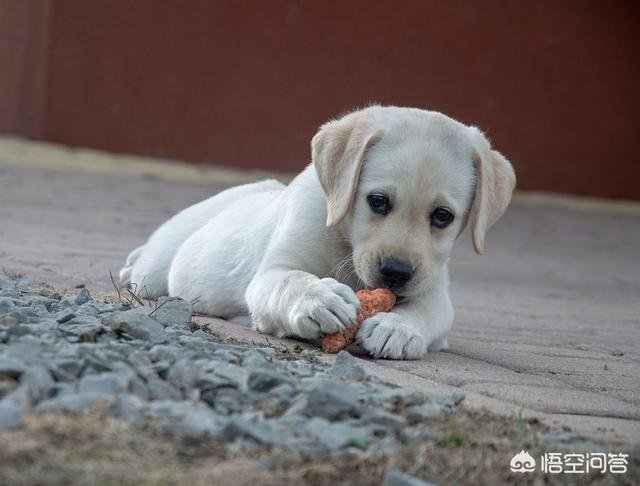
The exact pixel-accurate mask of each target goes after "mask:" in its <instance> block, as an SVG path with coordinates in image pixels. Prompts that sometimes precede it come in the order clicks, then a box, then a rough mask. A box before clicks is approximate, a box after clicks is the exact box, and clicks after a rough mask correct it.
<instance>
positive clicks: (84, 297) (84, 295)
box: [75, 288, 92, 305]
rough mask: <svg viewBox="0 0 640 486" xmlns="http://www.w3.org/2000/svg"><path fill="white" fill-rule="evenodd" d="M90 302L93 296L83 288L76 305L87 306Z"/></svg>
mask: <svg viewBox="0 0 640 486" xmlns="http://www.w3.org/2000/svg"><path fill="white" fill-rule="evenodd" d="M90 300H92V298H91V294H90V293H89V291H88V290H87V289H85V288H83V289H82V290H81V291H80V293H79V294H78V296H77V297H76V300H75V304H76V305H82V304H86V303H87V302H89V301H90Z"/></svg>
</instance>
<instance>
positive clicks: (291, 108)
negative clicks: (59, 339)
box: [0, 0, 640, 200]
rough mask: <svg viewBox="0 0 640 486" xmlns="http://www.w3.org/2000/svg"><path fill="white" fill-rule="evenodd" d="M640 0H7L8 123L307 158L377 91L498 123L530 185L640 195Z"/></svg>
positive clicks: (283, 162) (147, 143)
mask: <svg viewBox="0 0 640 486" xmlns="http://www.w3.org/2000/svg"><path fill="white" fill-rule="evenodd" d="M638 20H639V17H638V3H637V2H634V1H624V0H618V1H611V2H604V1H601V0H573V1H571V0H566V1H542V0H539V1H536V2H524V1H508V0H485V1H482V2H478V1H467V0H456V1H450V2H445V1H430V0H415V1H412V0H401V1H373V2H372V1H370V0H350V1H337V0H327V1H300V0H270V1H264V2H263V1H256V0H254V1H249V0H216V1H212V0H190V1H178V0H163V1H161V2H160V1H157V0H128V1H118V0H116V1H87V0H64V1H63V0H0V67H1V68H0V71H1V74H0V133H5V134H14V135H19V136H22V137H27V138H31V139H38V140H45V141H50V142H55V143H60V144H66V145H70V146H77V147H90V148H97V149H103V150H107V151H113V152H118V153H126V154H136V155H145V156H152V157H158V158H166V159H175V160H184V161H188V162H192V163H194V164H218V165H224V166H230V167H237V168H260V169H268V170H284V171H297V170H300V169H302V168H303V167H304V166H305V165H306V164H307V163H308V162H309V141H310V139H311V137H312V136H313V134H314V132H315V131H316V129H317V128H318V126H319V125H320V124H322V123H323V122H325V121H326V120H328V119H329V118H332V117H335V116H337V115H339V114H340V113H343V112H345V111H347V110H351V109H353V108H356V107H360V106H363V105H366V104H368V103H371V102H379V103H383V104H395V105H404V106H415V107H420V108H427V109H432V110H437V111H442V112H444V113H446V114H448V115H450V116H452V117H454V118H456V119H458V120H460V121H462V122H464V123H467V124H474V125H477V126H479V127H481V128H482V129H483V130H484V131H485V132H486V133H487V134H488V136H489V137H490V138H491V139H492V141H493V143H494V145H495V147H496V148H497V149H498V150H500V151H501V152H503V153H504V154H505V155H506V156H507V157H508V158H509V159H510V160H511V161H512V163H513V164H514V166H515V168H516V172H517V174H518V182H519V188H520V189H529V190H544V191H555V192H563V193H570V194H579V195H590V196H599V197H609V198H619V199H636V200H638V199H640V163H638V154H640V141H639V140H640V137H639V127H640V123H639V122H640V97H638V95H637V89H638V86H640V79H639V69H638V61H637V59H638V52H640V49H639V47H640V42H639V35H638Z"/></svg>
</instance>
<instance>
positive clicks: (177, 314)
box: [149, 297, 192, 328]
mask: <svg viewBox="0 0 640 486" xmlns="http://www.w3.org/2000/svg"><path fill="white" fill-rule="evenodd" d="M191 315H192V311H191V304H190V303H189V302H187V301H186V300H183V299H180V298H179V297H160V298H159V299H158V306H157V307H156V308H155V309H154V310H153V311H151V312H150V314H149V317H152V318H153V319H155V320H156V321H158V322H159V323H160V324H162V325H163V326H164V327H167V326H171V325H175V326H179V327H183V328H186V327H187V326H188V324H189V323H190V322H191Z"/></svg>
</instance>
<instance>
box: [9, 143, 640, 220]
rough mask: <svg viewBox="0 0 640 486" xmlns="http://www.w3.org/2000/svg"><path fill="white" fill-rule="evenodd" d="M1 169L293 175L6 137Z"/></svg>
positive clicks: (637, 206) (165, 176)
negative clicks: (29, 168)
mask: <svg viewBox="0 0 640 486" xmlns="http://www.w3.org/2000/svg"><path fill="white" fill-rule="evenodd" d="M0 164H4V165H21V166H23V167H31V168H39V169H49V170H74V171H78V170H81V171H85V172H88V173H94V174H112V175H113V174H119V175H130V176H140V177H153V178H158V179H161V180H166V181H179V182H189V183H200V184H210V183H217V184H224V185H234V184H246V183H249V182H254V181H257V180H260V179H267V178H274V179H278V180H280V181H283V182H289V181H290V180H291V179H293V177H295V173H290V172H277V171H260V170H242V169H235V168H231V167H225V166H223V165H209V164H203V165H194V164H187V163H185V162H182V161H178V160H167V159H155V158H151V157H139V156H135V155H127V154H114V153H110V152H105V151H102V150H95V149H87V148H73V147H67V146H65V145H59V144H53V143H48V142H41V141H37V140H28V139H25V138H21V137H15V136H11V135H0ZM514 202H517V203H520V204H523V205H528V206H557V207H563V208H568V209H576V210H583V211H605V212H617V213H632V214H640V202H639V201H627V200H613V199H602V198H593V197H584V196H571V195H567V194H557V193H552V192H543V191H517V192H516V194H515V195H514Z"/></svg>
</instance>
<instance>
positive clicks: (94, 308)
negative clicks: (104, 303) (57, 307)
mask: <svg viewBox="0 0 640 486" xmlns="http://www.w3.org/2000/svg"><path fill="white" fill-rule="evenodd" d="M99 310H100V307H99V305H98V302H95V301H89V302H85V303H84V304H82V305H81V306H80V307H78V310H77V311H76V312H77V314H78V315H83V316H91V317H98V311H99Z"/></svg>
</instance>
